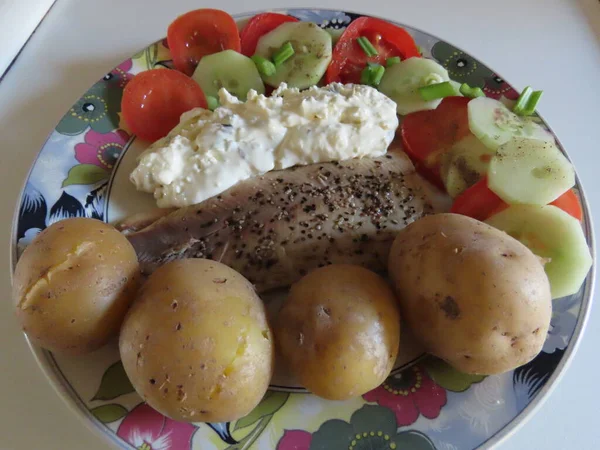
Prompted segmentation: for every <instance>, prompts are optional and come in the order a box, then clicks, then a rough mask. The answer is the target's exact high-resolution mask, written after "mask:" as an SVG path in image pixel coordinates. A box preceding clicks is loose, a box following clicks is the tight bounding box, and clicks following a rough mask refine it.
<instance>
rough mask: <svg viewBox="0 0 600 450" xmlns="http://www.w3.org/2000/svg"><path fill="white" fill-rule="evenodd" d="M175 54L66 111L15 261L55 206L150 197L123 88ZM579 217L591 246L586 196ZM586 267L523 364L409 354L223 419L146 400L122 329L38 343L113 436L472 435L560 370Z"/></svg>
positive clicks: (135, 63) (452, 59)
mask: <svg viewBox="0 0 600 450" xmlns="http://www.w3.org/2000/svg"><path fill="white" fill-rule="evenodd" d="M287 12H288V13H289V14H291V15H292V16H295V17H297V18H298V19H300V20H304V21H312V22H315V23H317V24H318V25H319V26H321V27H323V28H325V29H326V30H328V31H330V32H331V33H332V34H333V35H334V36H335V35H339V33H340V32H341V31H342V30H343V29H344V28H345V27H346V26H347V25H348V24H349V23H350V22H351V21H353V20H355V19H356V18H357V17H360V15H358V14H354V13H349V12H341V11H329V10H306V9H292V10H288V11H287ZM251 15H252V14H250V15H245V16H239V17H237V19H239V20H240V21H243V20H244V19H246V18H248V17H250V16H251ZM406 28H407V29H408V30H409V32H410V33H411V34H412V35H413V36H414V38H415V40H416V42H417V44H418V45H419V46H420V47H421V49H422V52H423V54H424V56H427V57H431V58H434V59H436V60H437V61H439V62H440V63H441V64H442V65H444V66H445V67H446V68H447V69H448V71H449V72H450V74H451V77H452V78H453V79H454V80H457V81H459V82H466V83H468V84H469V85H471V86H479V87H481V88H483V90H484V91H485V93H486V95H488V96H490V97H494V98H499V97H501V96H505V97H507V98H509V99H514V98H515V97H516V96H517V93H516V92H515V90H514V89H513V88H512V87H511V86H510V85H509V84H508V83H506V82H505V81H503V80H502V78H501V77H500V76H499V75H498V74H496V73H494V72H493V71H492V70H490V69H488V68H487V67H486V66H485V65H483V64H482V63H480V62H479V61H478V60H476V59H474V58H472V57H471V56H469V55H467V54H466V53H464V52H463V51H462V50H460V49H458V48H456V47H453V46H452V45H450V44H448V43H446V42H444V41H442V40H440V39H438V38H436V37H433V36H431V35H429V34H426V33H423V32H421V31H419V30H415V29H413V28H410V27H406ZM170 64H171V61H170V55H169V49H168V48H167V46H166V41H165V40H162V41H158V42H156V43H154V44H152V45H150V46H148V47H147V48H145V49H144V50H142V51H140V52H139V53H137V54H135V55H133V56H132V57H131V59H128V60H127V61H124V62H123V63H121V64H120V65H119V66H117V67H115V68H114V69H113V70H112V71H110V72H109V73H107V74H106V75H105V76H104V77H103V78H102V79H101V80H99V81H98V82H97V83H95V84H94V85H93V86H92V87H91V88H90V89H89V90H88V91H87V92H86V93H85V94H83V96H82V97H81V98H80V99H79V101H77V103H75V105H73V107H72V108H71V109H70V110H69V111H68V112H67V113H66V114H65V116H64V117H63V118H62V120H61V121H60V122H59V124H58V125H57V126H56V129H55V130H54V131H53V132H52V133H51V134H50V136H49V138H48V140H47V142H46V144H45V145H44V147H43V148H42V150H41V151H40V154H39V156H38V158H37V160H36V161H35V163H34V165H33V167H32V169H31V172H30V174H29V176H28V178H27V181H26V184H25V188H24V190H23V193H22V198H21V200H20V202H19V208H18V210H17V211H16V215H15V222H14V233H13V254H12V258H13V263H15V262H16V261H17V259H18V257H19V254H20V252H21V251H22V249H23V248H24V246H26V245H27V243H28V242H30V241H31V239H32V238H33V237H34V236H35V235H36V234H37V233H38V232H39V231H40V230H43V229H44V228H46V227H47V226H49V225H50V224H52V223H54V222H56V221H58V220H61V219H64V218H66V217H74V216H84V217H93V218H97V219H101V220H104V221H107V222H112V221H115V220H117V219H118V218H120V217H123V216H124V215H126V214H131V213H134V212H137V211H140V210H144V209H147V208H149V207H151V206H153V200H152V198H151V196H146V195H142V194H139V193H137V192H135V190H134V189H133V187H132V186H131V184H130V183H129V182H128V181H127V176H128V174H129V172H130V171H131V169H132V168H133V165H134V163H135V156H136V155H137V154H139V151H140V150H141V149H142V148H143V144H142V143H140V142H139V141H136V140H135V137H134V136H131V135H130V133H129V132H128V131H127V129H126V127H125V126H124V124H123V122H122V121H121V119H120V100H121V96H122V93H123V87H124V86H125V84H126V83H127V82H128V81H129V80H130V79H131V78H132V77H133V75H134V74H136V73H138V72H141V71H144V70H149V69H152V68H157V67H161V66H162V67H166V68H168V67H170ZM577 188H578V189H579V192H580V194H581V187H580V186H579V184H578V185H577ZM583 203H584V205H585V202H583ZM583 227H584V230H585V233H586V236H587V239H588V243H589V245H590V248H592V249H593V243H592V231H591V227H590V216H589V212H588V210H587V207H586V210H585V218H584V221H583ZM592 274H593V272H590V275H589V276H588V278H587V280H586V281H585V284H584V286H583V287H582V288H581V290H580V292H579V293H578V294H576V295H573V296H570V297H567V298H562V299H559V300H556V301H555V302H554V313H553V317H552V323H551V328H550V332H549V335H548V338H547V340H546V343H545V345H544V349H543V351H542V353H541V354H540V355H539V356H538V357H537V358H536V359H535V360H533V361H532V362H530V363H529V364H527V365H525V366H523V367H520V368H518V369H517V370H514V371H511V372H509V373H505V374H503V375H498V376H489V377H482V376H468V375H464V374H461V373H459V372H457V371H455V370H453V369H452V368H451V367H449V366H448V365H446V364H445V363H443V362H442V361H440V360H437V359H435V358H432V357H422V358H420V359H417V360H416V362H415V361H414V360H412V359H413V358H412V356H411V358H408V359H406V360H405V361H402V364H401V367H400V368H399V369H398V370H397V371H395V373H393V374H392V375H391V376H390V377H389V378H388V379H387V380H386V381H385V383H384V384H383V385H382V386H380V387H378V388H377V389H375V390H373V391H371V392H369V393H367V394H365V395H363V396H362V397H360V398H357V399H353V400H350V401H345V402H331V401H325V400H321V399H319V398H317V397H314V396H312V395H310V394H307V393H304V392H302V391H301V390H298V389H294V388H293V386H287V387H286V386H278V389H273V390H270V391H269V392H268V393H267V395H266V396H265V398H264V399H263V400H262V402H261V403H260V404H259V405H258V406H257V408H256V409H255V410H254V411H252V412H251V413H250V414H249V415H248V416H246V417H244V418H242V419H240V420H237V421H235V422H228V423H211V424H187V423H179V422H175V421H173V420H171V419H168V418H166V417H164V416H162V415H161V414H159V413H158V412H156V411H154V410H153V409H152V408H150V407H149V406H147V405H146V404H144V403H142V401H141V399H140V398H139V397H138V396H137V394H136V393H135V392H134V390H133V388H132V386H131V384H130V383H129V381H128V379H127V377H126V375H125V372H124V370H123V367H122V365H121V363H120V361H119V354H118V349H117V346H116V342H113V343H112V344H111V345H107V346H106V347H104V348H103V349H101V350H99V351H97V352H95V353H94V354H91V355H86V356H84V357H79V358H68V357H62V356H58V355H53V354H51V353H49V352H46V351H44V350H41V349H40V348H37V347H34V346H32V350H33V352H34V354H35V355H36V357H37V359H38V361H39V363H40V365H41V367H42V369H43V370H44V372H45V373H46V375H47V376H48V378H49V379H50V380H51V382H52V384H53V385H54V387H55V388H56V389H57V390H58V392H59V393H60V395H61V396H62V397H63V398H64V399H65V400H66V401H67V403H68V404H69V405H70V406H72V407H73V408H74V410H76V411H77V413H78V415H80V416H81V417H82V418H83V419H84V421H85V422H86V423H87V424H88V425H90V427H91V428H92V429H94V430H95V431H97V432H99V434H101V435H102V436H104V437H105V438H106V440H107V441H109V442H111V443H112V444H113V445H114V446H115V447H116V448H124V449H132V448H135V449H139V450H190V449H231V450H233V449H240V450H241V449H249V448H256V449H274V448H275V449H277V450H292V449H293V450H306V449H324V450H325V449H327V450H336V449H351V450H359V449H373V450H383V449H386V450H387V449H392V450H393V449H401V448H402V449H412V450H433V449H438V450H451V449H472V448H476V447H479V446H484V447H485V446H491V445H493V444H495V443H497V442H498V441H499V440H500V439H502V438H503V437H505V436H507V435H508V434H509V433H510V432H511V431H513V430H514V429H515V428H516V426H517V425H518V424H519V423H522V422H523V419H524V418H525V416H527V415H528V414H530V413H531V412H532V411H533V409H534V408H535V407H536V406H538V405H539V404H540V401H541V399H542V398H543V397H544V396H546V395H547V394H548V392H549V390H550V389H551V387H552V386H553V385H555V384H556V381H557V379H558V377H559V376H560V374H561V373H562V372H564V370H565V367H566V365H567V363H568V361H569V360H570V358H571V356H572V355H573V352H574V350H575V347H576V345H577V341H578V339H579V338H580V336H581V333H582V330H583V327H584V326H585V323H586V319H587V315H588V312H589V307H590V299H591V292H592V288H593V279H592V278H593V275H592ZM413 356H414V355H413ZM409 360H412V361H409Z"/></svg>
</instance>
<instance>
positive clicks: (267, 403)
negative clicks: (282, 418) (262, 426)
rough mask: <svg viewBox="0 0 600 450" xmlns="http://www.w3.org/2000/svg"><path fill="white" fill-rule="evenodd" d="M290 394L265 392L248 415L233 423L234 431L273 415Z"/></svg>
mask: <svg viewBox="0 0 600 450" xmlns="http://www.w3.org/2000/svg"><path fill="white" fill-rule="evenodd" d="M289 396H290V394H289V393H288V392H276V391H267V393H266V394H265V396H264V398H263V399H262V401H261V402H260V403H259V404H258V406H257V407H256V408H254V409H253V410H252V411H251V412H250V414H248V415H247V416H246V417H243V418H241V419H240V420H238V421H237V422H236V423H235V426H234V428H233V429H234V430H239V429H240V428H245V427H249V426H250V425H252V424H254V423H256V422H257V421H258V420H260V419H262V418H263V417H265V416H269V415H273V414H275V413H276V412H277V411H279V409H281V407H282V406H283V405H284V404H285V402H286V401H287V399H288V398H289Z"/></svg>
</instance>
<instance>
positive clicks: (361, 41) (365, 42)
mask: <svg viewBox="0 0 600 450" xmlns="http://www.w3.org/2000/svg"><path fill="white" fill-rule="evenodd" d="M356 42H358V45H360V47H361V48H362V49H363V51H364V52H365V53H366V54H367V56H377V55H379V53H378V52H377V49H376V48H375V47H373V44H371V41H369V39H367V38H366V37H364V36H361V37H359V38H357V39H356Z"/></svg>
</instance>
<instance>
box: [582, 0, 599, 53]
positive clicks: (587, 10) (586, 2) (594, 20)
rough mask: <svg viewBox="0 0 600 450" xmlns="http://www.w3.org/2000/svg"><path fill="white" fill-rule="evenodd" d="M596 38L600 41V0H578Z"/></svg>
mask: <svg viewBox="0 0 600 450" xmlns="http://www.w3.org/2000/svg"><path fill="white" fill-rule="evenodd" d="M577 2H578V3H579V5H580V6H581V8H582V10H583V13H584V15H585V18H586V19H587V21H588V23H589V25H590V28H591V30H592V32H593V33H594V35H595V36H596V39H597V40H598V42H599V43H600V0H577Z"/></svg>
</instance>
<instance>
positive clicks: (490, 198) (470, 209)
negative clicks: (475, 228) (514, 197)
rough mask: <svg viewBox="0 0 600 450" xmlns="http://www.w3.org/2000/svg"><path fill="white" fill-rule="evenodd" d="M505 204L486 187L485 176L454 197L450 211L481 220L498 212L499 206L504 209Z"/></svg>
mask: <svg viewBox="0 0 600 450" xmlns="http://www.w3.org/2000/svg"><path fill="white" fill-rule="evenodd" d="M507 206H508V205H507V204H506V203H505V202H504V201H503V200H502V199H501V198H500V197H498V196H497V195H496V194H495V193H494V192H492V190H491V189H490V188H489V187H488V185H487V177H482V178H481V180H479V181H478V182H477V183H475V184H474V185H473V186H471V187H470V188H469V189H467V190H465V191H464V192H463V193H462V194H460V195H459V196H458V197H456V198H455V199H454V203H453V204H452V207H451V208H450V212H451V213H455V214H462V215H463V216H469V217H472V218H473V219H477V220H482V221H483V220H485V219H487V218H488V217H490V216H491V215H492V213H496V212H500V208H502V209H504V208H506V207H507Z"/></svg>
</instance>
